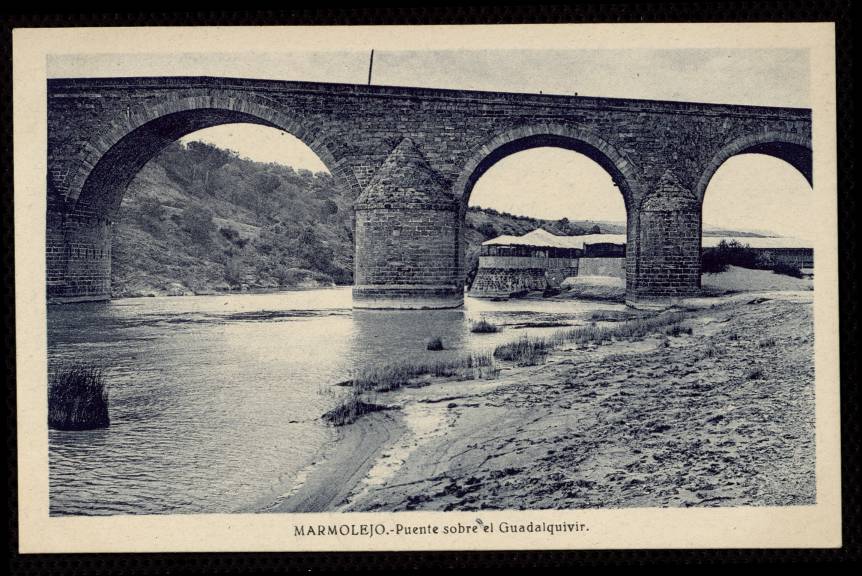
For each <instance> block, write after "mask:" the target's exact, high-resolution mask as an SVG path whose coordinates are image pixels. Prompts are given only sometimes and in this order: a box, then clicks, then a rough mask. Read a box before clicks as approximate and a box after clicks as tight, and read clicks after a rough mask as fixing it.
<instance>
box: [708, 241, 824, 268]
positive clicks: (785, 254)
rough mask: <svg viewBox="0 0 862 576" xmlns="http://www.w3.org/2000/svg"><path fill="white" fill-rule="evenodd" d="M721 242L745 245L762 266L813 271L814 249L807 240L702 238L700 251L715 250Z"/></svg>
mask: <svg viewBox="0 0 862 576" xmlns="http://www.w3.org/2000/svg"><path fill="white" fill-rule="evenodd" d="M722 240H724V241H725V242H733V241H736V242H738V243H740V244H742V245H747V246H748V247H749V248H751V249H752V250H753V251H754V252H755V253H756V254H757V257H758V260H760V261H762V262H763V263H764V265H769V264H770V263H772V264H787V265H790V266H795V267H796V268H799V269H801V270H803V271H813V269H814V247H813V246H812V245H811V242H808V241H807V240H802V239H800V238H792V237H790V236H704V237H703V238H702V239H701V244H700V245H701V250H702V251H703V252H706V251H707V250H712V249H715V248H716V247H718V245H719V243H720V242H721V241H722Z"/></svg>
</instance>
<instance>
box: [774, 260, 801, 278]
mask: <svg viewBox="0 0 862 576" xmlns="http://www.w3.org/2000/svg"><path fill="white" fill-rule="evenodd" d="M772 272H773V273H775V274H784V275H785V276H793V277H794V278H802V270H800V269H799V267H798V266H794V265H793V264H787V263H785V262H777V263H776V264H775V265H774V266H773V267H772Z"/></svg>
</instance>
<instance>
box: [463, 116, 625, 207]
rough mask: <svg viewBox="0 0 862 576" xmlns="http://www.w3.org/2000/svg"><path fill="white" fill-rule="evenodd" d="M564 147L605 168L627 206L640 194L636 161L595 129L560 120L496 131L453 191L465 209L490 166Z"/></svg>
mask: <svg viewBox="0 0 862 576" xmlns="http://www.w3.org/2000/svg"><path fill="white" fill-rule="evenodd" d="M540 147H552V148H564V149H566V150H572V151H574V152H578V153H580V154H583V155H584V156H586V157H588V158H589V159H591V160H593V161H594V162H596V163H597V164H599V165H600V166H601V167H602V168H604V169H605V170H606V171H607V172H608V173H609V174H610V175H611V178H613V180H614V184H616V185H617V187H618V188H619V190H620V192H621V193H622V195H623V201H624V202H625V205H626V208H628V207H629V205H630V203H632V202H634V201H635V199H636V198H639V197H640V195H641V182H640V178H639V176H638V169H637V167H636V166H635V164H634V163H633V162H632V161H631V160H630V159H629V158H627V157H626V156H625V155H623V154H622V153H621V152H620V151H618V150H617V149H616V148H615V147H614V146H612V145H611V144H609V143H608V141H607V140H605V139H603V138H602V137H600V136H599V135H597V134H595V133H594V132H592V131H590V130H587V129H586V128H583V127H573V126H567V125H562V124H528V125H524V126H518V127H515V128H511V129H509V130H506V131H504V132H502V133H499V134H496V135H495V136H494V137H492V138H490V139H488V140H487V141H486V142H484V143H482V144H480V145H478V146H476V147H474V148H473V150H472V151H471V152H470V154H469V155H468V156H467V160H466V161H465V162H464V163H463V165H462V167H461V169H460V170H459V171H458V176H457V178H456V180H455V183H454V185H453V191H454V193H455V196H456V198H458V199H459V200H460V202H461V204H462V206H463V207H464V209H466V206H467V204H468V203H469V201H470V194H471V193H472V191H473V186H474V185H475V184H476V182H477V181H478V180H479V178H481V177H482V175H483V174H484V173H485V172H487V171H488V169H489V168H491V166H493V165H494V164H496V163H497V162H498V161H500V160H502V159H503V158H505V157H506V156H510V155H512V154H515V153H517V152H522V151H524V150H529V149H531V148H540Z"/></svg>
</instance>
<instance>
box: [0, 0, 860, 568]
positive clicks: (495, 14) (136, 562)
mask: <svg viewBox="0 0 862 576" xmlns="http://www.w3.org/2000/svg"><path fill="white" fill-rule="evenodd" d="M447 4H448V5H447ZM75 5H76V6H77V7H83V6H84V5H85V4H84V3H82V2H77V3H75ZM147 5H148V6H152V3H147ZM126 6H128V4H126V3H122V4H119V3H118V4H117V7H126ZM134 6H135V7H138V6H140V4H135V5H134ZM238 6H242V7H247V6H248V3H247V2H242V3H238ZM280 8H281V9H280V10H257V11H247V12H231V11H175V10H171V9H167V10H165V9H162V10H156V11H137V12H98V13H97V12H91V13H85V12H78V11H62V9H59V8H55V9H54V10H53V11H47V12H42V13H40V12H37V11H35V9H34V8H31V9H30V10H31V11H29V12H28V11H24V10H23V9H22V10H20V11H19V12H17V13H16V12H15V11H14V9H12V11H9V10H10V8H8V7H4V8H3V10H6V11H7V12H3V13H0V28H2V31H0V42H2V44H0V47H2V49H0V54H2V60H0V93H2V101H0V138H2V141H0V178H2V180H0V181H2V189H0V202H2V225H0V235H2V239H3V244H2V251H0V256H2V260H3V287H4V288H5V290H4V299H3V300H4V301H3V324H4V327H5V338H4V352H5V355H4V356H5V364H4V372H5V376H6V382H7V385H6V412H7V420H6V421H7V425H6V447H7V471H8V472H7V489H8V495H7V506H8V510H9V514H8V516H7V521H6V522H7V529H8V537H7V546H8V556H7V558H8V568H9V570H10V572H11V573H13V574H52V575H53V574H66V573H70V574H71V573H74V574H172V573H181V572H182V573H196V574H234V573H244V572H248V573H273V572H284V571H287V570H291V569H293V570H303V571H308V570H363V569H364V570H368V569H400V570H405V569H407V570H409V569H417V568H432V569H435V568H436V569H441V568H449V567H462V568H479V567H488V568H517V567H563V566H572V565H588V566H589V565H593V566H595V565H623V566H625V565H629V566H632V565H646V564H650V565H668V564H684V565H706V564H739V563H755V564H766V563H794V564H799V563H850V562H852V563H857V562H858V561H859V560H860V556H862V554H860V535H859V508H860V498H859V484H860V479H859V445H860V442H859V436H860V434H859V432H860V428H859V390H858V385H857V384H858V374H859V372H858V367H857V364H858V363H857V362H856V356H857V354H856V352H857V349H858V324H857V318H858V310H859V305H858V302H857V301H856V300H855V298H854V297H853V296H855V293H856V292H857V289H858V286H857V280H856V271H857V267H858V264H857V261H856V260H857V254H858V250H857V242H858V241H857V239H856V238H857V236H858V226H857V225H856V207H857V204H858V201H857V199H856V198H855V168H856V166H855V165H856V156H855V154H856V152H855V136H856V132H855V129H854V128H855V115H854V104H855V101H854V97H855V92H854V89H853V80H852V78H853V74H852V66H853V56H854V53H855V51H854V46H853V44H854V42H853V40H854V32H855V30H854V24H855V18H854V16H855V12H856V10H855V8H854V7H853V6H852V5H851V2H850V0H834V1H819V2H815V1H812V0H808V1H784V2H779V1H772V2H650V3H633V2H621V1H617V2H613V1H605V2H586V3H582V4H574V5H565V6H563V5H557V6H554V5H526V4H520V5H517V4H515V5H504V4H495V5H469V6H468V5H464V4H455V3H445V2H444V3H436V4H433V5H425V6H416V5H414V4H412V3H410V4H409V5H408V3H406V2H405V3H404V4H403V5H402V6H401V7H392V6H379V7H375V6H369V5H366V6H364V7H359V8H342V7H338V6H325V5H324V3H322V2H317V3H313V4H309V5H302V4H300V5H295V4H294V5H290V4H289V2H287V1H285V2H282V3H281V6H280ZM768 21H789V22H793V21H803V22H818V21H822V22H830V21H831V22H835V23H836V65H837V89H838V95H837V104H838V122H837V126H838V147H839V148H838V195H839V198H838V201H839V204H838V209H839V218H838V220H839V222H838V224H839V235H840V237H839V274H840V289H839V299H840V318H841V319H840V337H841V367H840V368H841V396H842V397H841V430H842V477H843V480H842V486H843V488H842V492H843V495H842V501H843V533H844V547H843V548H841V549H836V550H649V551H646V550H633V551H550V552H548V551H535V552H533V551H506V552H426V553H419V552H399V553H284V554H260V553H242V554H240V553H226V554H72V555H23V556H22V555H19V554H18V553H17V550H18V539H17V525H18V516H17V489H18V485H17V467H16V452H15V444H16V431H15V408H16V403H15V310H14V302H15V294H14V257H13V254H14V245H13V239H14V230H13V201H12V189H13V185H12V170H13V166H12V60H11V53H12V29H13V28H19V27H21V28H27V27H71V26H77V27H87V26H198V25H199V26H204V25H209V26H216V25H219V26H241V25H246V26H247V25H340V24H480V23H481V24H498V23H499V24H519V23H566V22H569V23H578V22H589V23H613V22H768Z"/></svg>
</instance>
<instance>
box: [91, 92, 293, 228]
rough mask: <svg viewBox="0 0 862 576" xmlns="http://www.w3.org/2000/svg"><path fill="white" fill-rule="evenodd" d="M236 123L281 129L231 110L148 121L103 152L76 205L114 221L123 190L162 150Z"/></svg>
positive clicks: (200, 111) (187, 112)
mask: <svg viewBox="0 0 862 576" xmlns="http://www.w3.org/2000/svg"><path fill="white" fill-rule="evenodd" d="M239 123H244V124H256V125H260V126H267V127H270V128H276V129H280V128H278V126H275V125H274V124H272V123H270V122H266V121H264V120H261V119H260V118H257V117H255V116H252V115H250V114H245V113H242V112H236V111H233V110H215V109H198V110H187V111H183V112H175V113H173V114H167V115H165V116H161V117H159V118H157V119H155V120H151V121H150V122H147V123H146V124H144V125H142V126H140V127H138V128H136V129H134V130H132V131H130V132H129V133H128V134H127V135H126V136H124V137H123V138H121V139H120V141H119V142H117V143H116V144H114V146H112V147H111V148H110V149H109V150H108V151H107V152H105V154H104V155H103V156H102V157H101V158H100V159H99V162H98V163H97V164H96V165H95V166H94V167H93V169H92V171H91V172H90V174H89V176H88V177H87V179H86V180H85V181H84V185H83V187H82V188H81V193H80V195H79V196H78V203H79V204H81V205H83V206H87V207H88V208H90V209H92V210H94V211H95V212H96V213H98V214H103V215H105V216H107V217H109V218H110V219H113V216H114V215H115V214H116V212H117V210H118V209H119V207H120V203H121V202H122V199H123V195H124V193H125V191H126V188H128V186H129V184H130V183H131V182H132V180H134V179H135V176H137V174H138V172H140V170H141V169H142V168H143V167H144V166H145V165H146V164H147V162H149V161H150V160H151V159H152V158H154V157H155V156H156V155H157V154H158V153H159V152H161V151H162V150H163V149H164V148H165V147H167V146H168V145H169V144H171V143H172V142H175V141H176V140H178V139H180V138H182V137H183V136H186V135H188V134H191V133H193V132H197V131H198V130H203V129H205V128H211V127H213V126H221V125H224V124H239Z"/></svg>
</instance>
